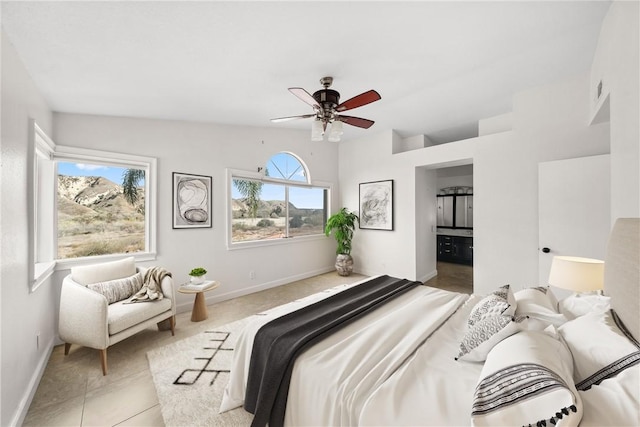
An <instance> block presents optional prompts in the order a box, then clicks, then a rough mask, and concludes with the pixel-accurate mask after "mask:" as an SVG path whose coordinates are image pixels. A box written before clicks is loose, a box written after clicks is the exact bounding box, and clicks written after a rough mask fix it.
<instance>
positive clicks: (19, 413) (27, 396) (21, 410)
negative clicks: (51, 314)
mask: <svg viewBox="0 0 640 427" xmlns="http://www.w3.org/2000/svg"><path fill="white" fill-rule="evenodd" d="M54 341H55V337H52V338H51V340H49V344H47V347H46V351H44V352H42V357H41V358H40V361H39V362H38V366H37V367H36V369H35V370H34V372H33V375H32V376H31V380H30V381H29V386H28V387H27V389H26V390H25V393H24V395H23V396H22V399H20V403H19V404H18V407H17V408H16V412H15V413H14V414H13V417H12V418H11V423H10V425H12V426H21V425H22V424H23V423H24V419H25V417H26V416H27V412H29V406H31V402H32V401H33V396H35V394H36V391H37V390H38V385H39V384H40V380H41V379H42V376H43V375H44V371H45V369H47V363H49V358H50V357H51V353H52V352H53V347H54Z"/></svg>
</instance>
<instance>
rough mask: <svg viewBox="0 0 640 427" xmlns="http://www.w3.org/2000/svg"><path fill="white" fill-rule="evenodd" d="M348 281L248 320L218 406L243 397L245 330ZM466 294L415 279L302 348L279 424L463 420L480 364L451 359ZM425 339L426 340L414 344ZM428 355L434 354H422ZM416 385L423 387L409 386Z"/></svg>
mask: <svg viewBox="0 0 640 427" xmlns="http://www.w3.org/2000/svg"><path fill="white" fill-rule="evenodd" d="M367 280H368V279H367ZM354 285H358V284H354ZM354 285H348V286H343V287H340V288H339V289H336V288H334V289H332V290H330V291H328V292H324V293H320V294H316V295H312V296H311V297H308V298H305V299H303V300H300V301H296V302H294V303H291V304H287V305H285V306H283V307H280V308H278V309H277V310H272V311H270V312H268V313H266V314H265V315H264V316H260V317H258V318H257V319H256V321H255V322H252V323H251V324H249V325H248V326H247V328H246V329H245V330H244V331H243V333H242V335H241V336H240V337H239V339H238V342H237V346H236V349H235V351H234V361H233V364H232V368H231V375H230V380H229V384H228V385H227V388H226V389H225V394H224V397H223V401H222V405H221V408H220V411H221V412H224V411H227V410H230V409H233V408H236V407H239V406H242V404H243V403H244V393H245V386H246V381H247V375H248V368H249V361H250V356H251V354H250V353H251V348H252V346H253V337H254V335H255V333H256V332H257V330H258V329H259V328H260V327H261V326H262V325H264V324H265V323H267V322H268V321H270V320H272V319H273V318H275V317H278V316H280V315H282V314H285V313H288V312H291V311H293V310H296V309H297V308H299V307H301V306H303V305H307V304H309V303H312V302H315V301H317V300H320V299H322V298H326V297H327V296H329V295H330V294H332V293H335V292H338V291H339V290H343V289H345V288H346V287H349V286H354ZM468 299H469V300H470V301H477V298H476V297H474V296H471V297H469V296H468V295H465V294H458V293H453V292H447V291H443V290H439V289H435V288H430V287H427V286H418V287H417V288H415V289H412V290H411V291H409V292H407V293H405V294H403V295H401V296H399V297H397V298H395V299H393V300H392V301H390V302H389V303H387V304H385V306H383V307H381V308H379V309H377V310H375V311H374V312H372V313H370V314H369V315H367V316H365V317H363V318H361V319H359V320H357V321H355V322H353V323H352V324H350V325H348V326H346V327H345V328H343V329H341V330H340V331H339V332H338V333H336V334H334V335H332V336H330V337H328V338H327V339H325V340H323V341H321V342H320V343H318V344H316V345H314V346H313V347H311V348H310V349H308V350H307V351H305V352H304V353H303V354H301V355H300V356H299V357H298V359H297V360H296V363H295V365H294V369H293V374H292V378H291V385H290V389H289V396H288V401H287V412H286V416H285V424H286V425H295V426H302V425H359V424H370V425H385V424H386V425H391V424H393V425H402V424H404V425H416V424H425V422H415V421H414V420H425V419H426V420H434V421H433V422H432V424H439V425H441V424H444V422H443V421H442V420H446V421H447V422H448V423H449V424H451V423H452V421H454V422H457V424H467V425H468V424H469V412H468V408H469V407H470V406H471V399H472V395H473V389H474V387H475V383H476V381H477V379H478V376H479V375H480V369H481V367H482V366H481V365H475V364H470V363H461V362H456V361H455V360H454V356H455V354H457V348H458V343H459V340H460V337H461V336H462V334H463V333H464V327H465V324H466V318H467V316H468V313H469V311H470V310H471V307H473V304H474V302H471V303H469V302H467V304H465V301H467V300H468ZM461 308H462V309H461ZM450 317H451V321H447V319H449V318H450ZM445 322H446V323H445ZM443 324H444V326H442V325H443ZM441 326H442V328H441V329H440V330H438V328H440V327H441ZM443 331H444V332H443ZM434 332H435V333H434ZM452 335H455V336H452ZM430 337H431V338H430ZM427 339H428V343H427V344H428V345H425V346H422V345H421V344H422V343H424V342H425V341H426V340H427ZM425 349H427V350H425ZM428 349H432V350H431V351H430V350H428ZM425 352H426V353H425ZM445 355H446V356H445ZM432 356H433V357H436V359H438V360H435V361H431V360H429V358H430V357H432ZM425 357H426V359H425ZM444 359H446V362H445V363H444V364H443V360H444ZM424 363H427V364H429V365H430V364H431V363H433V366H434V369H435V370H436V372H435V373H434V375H435V376H434V378H435V381H434V380H433V379H428V378H425V379H424V381H425V384H423V385H422V386H421V385H420V384H422V381H421V379H420V378H415V375H417V373H419V375H425V374H424V372H425V370H424V369H425V368H424V366H421V365H422V364H424ZM443 366H450V367H452V368H453V369H454V370H455V371H456V372H455V379H454V380H448V378H447V375H448V374H449V375H450V374H451V372H447V371H446V369H445V371H443V370H442V369H443ZM429 375H431V373H429ZM442 382H444V383H446V384H444V385H446V387H444V388H446V389H447V390H446V393H450V396H447V395H445V394H442V390H441V389H440V388H439V387H438V385H437V384H439V383H440V384H442ZM423 386H426V390H424V389H421V390H417V389H415V387H418V388H422V387H423ZM444 388H443V389H444ZM425 393H426V394H425ZM463 393H464V394H466V395H468V396H466V397H465V398H466V399H468V402H467V401H466V400H465V398H462V396H461V394H463ZM429 396H432V400H431V401H429V400H428V399H429ZM448 397H451V400H449V399H448ZM453 402H455V404H453ZM467 403H468V404H467ZM425 411H427V412H425ZM425 413H426V414H427V415H428V416H427V417H426V418H425V417H424V415H425ZM421 414H422V417H421ZM462 419H464V421H463V422H459V421H460V420H462Z"/></svg>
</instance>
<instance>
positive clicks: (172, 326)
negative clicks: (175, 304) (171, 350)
mask: <svg viewBox="0 0 640 427" xmlns="http://www.w3.org/2000/svg"><path fill="white" fill-rule="evenodd" d="M170 322H171V336H175V335H176V316H171V320H170Z"/></svg>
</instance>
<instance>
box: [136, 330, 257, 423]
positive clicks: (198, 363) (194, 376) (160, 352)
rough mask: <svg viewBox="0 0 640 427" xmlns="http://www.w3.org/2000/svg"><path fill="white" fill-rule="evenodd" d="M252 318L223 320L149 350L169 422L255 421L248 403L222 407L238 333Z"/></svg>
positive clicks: (164, 415)
mask: <svg viewBox="0 0 640 427" xmlns="http://www.w3.org/2000/svg"><path fill="white" fill-rule="evenodd" d="M250 319H251V317H248V318H246V319H242V320H238V321H237V322H233V323H229V324H226V325H222V326H217V327H214V328H212V329H211V330H208V331H205V332H203V333H199V334H197V335H194V336H192V337H189V338H186V339H184V340H181V341H177V342H175V343H172V344H169V345H167V346H165V347H161V348H158V349H154V350H151V351H149V352H147V359H148V360H149V367H150V369H151V374H152V375H153V383H154V385H155V387H156V392H157V393H158V400H159V401H160V410H161V412H162V418H163V419H164V422H165V425H167V426H234V427H235V426H248V425H250V424H251V420H252V419H253V415H251V414H249V413H248V412H246V411H244V410H243V409H242V408H237V409H234V410H232V411H229V412H225V413H224V414H219V413H218V408H219V407H220V402H221V401H222V393H223V391H224V388H225V387H226V385H227V382H228V380H229V368H230V367H231V361H232V355H233V348H234V347H235V343H236V339H237V337H238V334H239V333H240V331H241V330H242V328H243V327H244V325H246V324H247V323H248V322H249V321H250Z"/></svg>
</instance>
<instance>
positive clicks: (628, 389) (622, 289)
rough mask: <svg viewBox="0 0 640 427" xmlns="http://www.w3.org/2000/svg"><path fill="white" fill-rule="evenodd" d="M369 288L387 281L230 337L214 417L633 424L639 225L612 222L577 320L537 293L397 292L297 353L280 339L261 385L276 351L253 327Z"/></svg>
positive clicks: (506, 289)
mask: <svg viewBox="0 0 640 427" xmlns="http://www.w3.org/2000/svg"><path fill="white" fill-rule="evenodd" d="M372 280H374V281H375V283H379V282H384V281H386V282H388V280H387V279H386V278H368V279H366V280H364V281H361V282H358V283H355V284H352V285H342V286H339V287H336V288H333V289H330V290H328V291H325V292H321V293H318V294H315V295H312V296H310V297H307V298H304V299H302V300H298V301H294V302H292V303H290V304H286V305H284V306H281V307H278V308H276V309H273V310H270V311H268V312H265V313H262V315H261V316H258V317H257V318H256V320H255V321H253V322H252V323H250V324H249V325H248V326H247V327H246V328H245V330H244V331H243V332H242V335H241V336H240V338H239V339H238V342H237V344H236V349H235V350H234V360H233V364H232V368H231V375H230V380H229V383H228V385H227V387H226V389H225V392H224V397H223V401H222V405H221V408H220V411H221V412H224V411H227V410H230V409H233V408H236V407H239V406H243V405H244V407H245V408H248V409H249V410H250V412H252V413H254V414H256V416H255V418H254V423H253V425H256V426H258V425H266V424H267V423H268V424H269V425H270V426H271V427H276V426H278V425H290V426H303V425H316V426H317V425H332V426H334V425H344V426H356V425H362V426H374V425H375V426H380V425H407V426H409V425H411V426H417V425H434V426H435V425H437V426H444V425H456V426H458V425H538V426H551V425H558V426H575V425H580V426H603V425H612V426H613V425H615V426H620V425H639V424H640V419H639V413H640V405H639V396H638V394H639V393H638V392H639V390H640V345H639V344H638V337H639V336H640V334H639V332H640V331H639V329H640V318H639V314H638V313H639V308H640V307H639V306H640V301H639V298H640V296H639V288H640V219H638V218H632V219H619V220H618V221H617V222H616V224H615V226H614V228H613V230H612V233H611V236H610V239H609V244H608V247H607V255H606V259H605V295H606V296H599V295H592V296H590V297H589V298H586V299H585V300H584V301H583V303H585V304H592V305H591V307H592V309H591V310H588V312H587V314H584V315H580V316H577V317H576V316H574V315H573V313H570V312H563V310H562V307H563V304H562V302H558V301H557V300H556V299H555V297H554V295H553V293H552V292H551V291H550V289H549V288H548V287H542V286H537V287H531V288H526V289H519V290H515V289H512V288H511V287H510V286H509V285H504V286H500V287H498V288H497V289H496V290H495V291H494V292H492V293H491V294H488V295H482V296H480V295H475V294H474V295H466V294H459V293H454V292H448V291H444V290H439V289H434V288H431V287H428V286H413V285H406V284H405V285H403V286H405V288H406V289H404V290H403V291H402V292H401V293H398V294H397V295H395V294H394V295H393V297H391V298H390V299H389V300H388V301H386V302H385V303H384V304H379V305H376V306H375V308H374V309H372V310H366V311H365V312H364V313H362V314H358V315H357V316H354V317H353V318H349V320H348V321H345V323H344V324H341V326H340V327H334V326H333V325H334V323H331V325H330V327H326V328H325V329H328V330H329V332H330V333H326V334H324V333H323V335H322V336H321V337H320V339H318V340H314V341H311V342H309V343H307V344H305V345H304V346H302V347H301V348H300V350H295V351H293V350H291V349H290V348H289V347H291V342H294V341H295V342H297V341H300V339H299V338H294V339H292V340H289V341H286V340H285V342H286V344H285V347H287V351H289V352H291V353H295V357H294V359H292V360H291V361H287V362H283V363H282V366H287V371H286V373H285V374H283V376H282V377H279V376H277V377H276V378H275V379H274V378H271V377H269V376H270V375H273V372H272V371H277V369H275V365H278V364H279V362H280V359H279V357H280V353H275V354H276V355H277V356H276V358H275V359H268V358H265V357H266V356H264V355H265V354H270V352H273V351H275V350H274V348H276V346H277V343H278V342H279V340H280V338H274V339H273V341H264V340H265V338H264V335H265V334H266V332H264V331H265V330H266V329H268V326H265V325H271V324H274V323H275V324H277V322H284V321H283V320H282V319H287V318H289V317H291V318H293V316H296V315H298V314H297V313H299V312H303V311H304V310H309V307H315V306H317V305H321V304H325V305H326V306H335V305H336V304H337V305H340V304H341V303H340V301H341V300H340V298H346V297H345V296H344V295H355V293H356V292H361V291H360V289H363V288H367V287H371V286H372V285H371V283H372V282H371V281H372ZM386 282H385V283H386ZM403 283H404V282H403ZM385 286H386V285H385ZM362 292H364V291H362ZM376 295H377V294H376ZM350 298H355V297H350ZM376 298H378V297H377V296H376ZM570 298H576V297H570ZM334 299H335V300H334ZM376 301H377V300H376ZM350 303H351V302H349V304H350ZM376 304H377V302H376ZM313 313H315V312H312V314H310V315H311V316H314V314H313ZM275 319H278V320H277V321H275V322H274V320H275ZM308 323H313V322H308V320H304V321H302V322H298V324H305V325H307V324H308ZM279 327H280V326H279ZM296 327H297V326H296ZM287 333H289V332H287ZM305 334H306V335H304V336H305V337H306V336H308V335H309V334H307V332H305ZM256 337H257V338H256ZM265 342H267V344H265ZM254 345H255V346H256V347H254ZM252 354H253V359H252ZM258 355H262V356H264V357H263V359H262V361H261V362H256V359H255V358H256V357H257V356H258ZM269 360H271V361H269ZM272 368H273V369H272ZM260 369H262V370H260ZM256 372H259V374H256ZM256 375H258V376H256ZM267 377H268V379H265V378H267ZM256 378H259V380H258V382H257V384H258V386H257V387H258V389H259V392H255V393H252V392H251V389H252V388H253V389H255V388H256V385H255V384H256ZM261 381H262V383H261ZM260 384H262V386H260ZM274 384H276V385H274ZM281 384H284V385H281ZM275 389H279V391H276V390H275ZM278 393H279V394H280V395H282V394H283V393H284V404H283V403H282V402H281V401H278V400H277V399H278V397H277V396H276V397H273V396H272V394H273V395H274V396H275V395H277V394H278ZM263 395H264V396H266V397H263ZM256 396H257V397H256ZM261 399H263V400H261ZM261 402H267V403H264V404H263V403H261ZM274 402H276V403H274ZM278 402H279V403H278ZM281 404H282V405H284V406H282V407H281V408H279V409H278V405H281ZM261 405H262V406H261ZM264 407H266V408H267V409H266V410H265V409H261V408H264ZM261 411H263V415H260V413H261ZM264 411H266V414H267V415H266V418H265V415H264Z"/></svg>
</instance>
